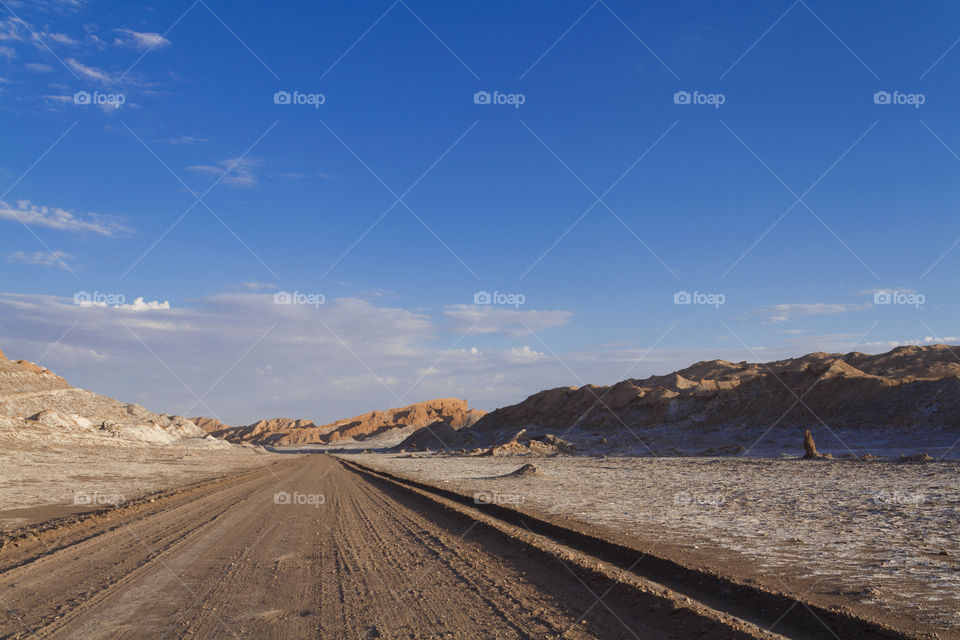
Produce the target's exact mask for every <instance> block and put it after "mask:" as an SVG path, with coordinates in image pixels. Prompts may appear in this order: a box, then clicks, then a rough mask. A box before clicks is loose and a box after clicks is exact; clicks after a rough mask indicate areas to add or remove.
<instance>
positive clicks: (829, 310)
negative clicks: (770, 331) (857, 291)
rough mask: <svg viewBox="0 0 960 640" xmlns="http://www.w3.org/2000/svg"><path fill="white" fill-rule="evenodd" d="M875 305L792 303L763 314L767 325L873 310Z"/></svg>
mask: <svg viewBox="0 0 960 640" xmlns="http://www.w3.org/2000/svg"><path fill="white" fill-rule="evenodd" d="M872 307H873V305H872V304H869V303H866V304H830V303H826V302H814V303H809V304H804V303H791V304H775V305H772V306H769V307H765V308H764V309H763V312H764V313H766V314H767V320H766V322H767V323H780V322H789V321H790V320H794V319H796V318H802V317H806V316H824V315H837V314H840V313H850V312H852V311H864V310H866V309H870V308H872Z"/></svg>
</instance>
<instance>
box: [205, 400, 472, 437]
mask: <svg viewBox="0 0 960 640" xmlns="http://www.w3.org/2000/svg"><path fill="white" fill-rule="evenodd" d="M483 415H484V412H483V411H478V410H476V409H470V408H469V406H468V405H467V402H466V400H460V399H457V398H439V399H437V400H428V401H426V402H418V403H416V404H412V405H409V406H406V407H401V408H399V409H388V410H386V411H371V412H369V413H365V414H363V415H359V416H355V417H353V418H347V419H345V420H338V421H337V422H331V423H329V424H324V425H319V426H318V425H316V424H314V423H313V422H311V421H310V420H295V419H291V418H274V419H271V420H260V421H258V422H255V423H253V424H251V425H247V426H244V427H226V426H224V425H222V424H220V423H219V421H215V420H213V419H210V418H194V421H199V424H202V425H205V426H204V429H205V430H207V431H208V433H210V434H212V435H214V436H216V437H218V438H224V439H226V440H229V441H230V442H250V443H253V444H260V445H267V444H269V445H283V444H330V443H337V442H342V441H359V440H369V439H372V438H378V437H385V436H390V435H395V434H397V433H401V434H402V433H406V432H411V431H414V430H415V429H420V428H423V427H426V426H428V425H430V426H434V425H436V426H439V425H446V426H447V427H449V428H451V429H454V430H456V429H461V428H464V427H468V426H471V425H473V424H474V423H475V422H476V421H477V420H479V419H480V418H481V417H482V416H483ZM216 426H219V427H220V428H214V427H216Z"/></svg>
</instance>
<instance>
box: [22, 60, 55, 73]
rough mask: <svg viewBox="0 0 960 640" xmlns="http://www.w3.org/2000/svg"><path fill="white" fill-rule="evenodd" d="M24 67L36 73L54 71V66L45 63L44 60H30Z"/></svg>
mask: <svg viewBox="0 0 960 640" xmlns="http://www.w3.org/2000/svg"><path fill="white" fill-rule="evenodd" d="M23 67H24V68H25V69H26V70H27V71H33V72H34V73H53V71H54V67H53V66H52V65H49V64H44V63H42V62H28V63H26V64H25V65H23Z"/></svg>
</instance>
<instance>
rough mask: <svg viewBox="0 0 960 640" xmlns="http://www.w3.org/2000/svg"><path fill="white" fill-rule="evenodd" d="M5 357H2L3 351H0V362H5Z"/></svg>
mask: <svg viewBox="0 0 960 640" xmlns="http://www.w3.org/2000/svg"><path fill="white" fill-rule="evenodd" d="M6 359H7V356H5V355H3V350H0V360H6Z"/></svg>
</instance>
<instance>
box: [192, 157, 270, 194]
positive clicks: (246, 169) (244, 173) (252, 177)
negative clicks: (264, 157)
mask: <svg viewBox="0 0 960 640" xmlns="http://www.w3.org/2000/svg"><path fill="white" fill-rule="evenodd" d="M261 164H262V163H261V162H260V161H259V160H257V159H254V158H228V159H226V160H221V161H220V162H218V163H216V164H199V165H193V166H191V167H187V170H188V171H194V172H196V173H205V174H208V175H213V176H217V177H220V176H223V183H224V184H229V185H232V186H234V187H254V186H256V185H257V180H258V177H257V173H256V171H257V169H259V168H260V165H261Z"/></svg>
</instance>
